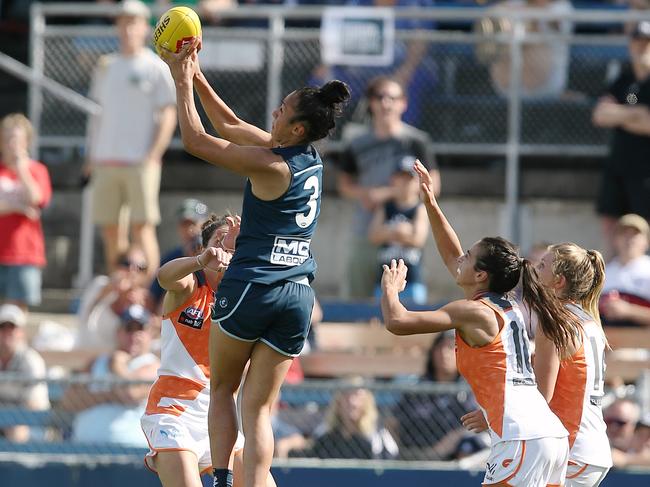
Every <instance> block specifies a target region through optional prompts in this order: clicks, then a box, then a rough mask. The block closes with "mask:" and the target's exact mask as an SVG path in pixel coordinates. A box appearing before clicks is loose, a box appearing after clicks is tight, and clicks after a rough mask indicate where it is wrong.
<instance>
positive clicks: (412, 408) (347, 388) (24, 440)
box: [0, 373, 489, 461]
mask: <svg viewBox="0 0 650 487" xmlns="http://www.w3.org/2000/svg"><path fill="white" fill-rule="evenodd" d="M150 385H151V384H150V383H149V382H142V381H124V380H117V379H115V378H106V379H97V378H92V377H89V376H87V375H83V374H81V375H74V376H70V377H66V378H64V379H44V380H38V379H26V378H24V377H19V376H17V375H15V374H13V375H12V374H7V373H4V374H0V432H2V435H1V436H2V439H0V451H5V452H11V451H16V452H31V453H51V454H55V453H75V454H88V455H102V454H114V455H134V456H136V455H142V454H143V453H144V452H145V450H146V449H147V442H146V439H145V437H144V434H143V433H142V430H141V428H140V422H139V419H140V416H141V415H142V414H143V413H144V410H145V404H146V397H147V394H148V390H149V387H150ZM39 389H42V390H41V391H40V392H43V391H45V394H46V395H47V399H48V401H47V402H45V403H44V402H42V401H35V400H34V398H35V396H37V395H38V394H39ZM12 391H13V392H12ZM18 391H20V392H18ZM475 408H476V405H475V403H474V401H473V399H472V396H471V393H470V391H469V389H468V388H467V387H466V386H465V385H464V384H461V383H451V384H436V383H413V384H412V383H402V384H400V383H390V384H387V383H377V382H371V381H364V380H362V379H360V378H359V379H350V380H333V381H329V380H322V381H313V380H312V381H305V382H304V383H302V384H299V385H285V386H284V387H283V389H282V392H281V397H280V398H279V400H278V402H277V403H276V404H275V405H274V413H273V428H274V434H275V439H276V456H278V457H280V458H289V459H293V458H309V459H314V458H318V459H328V458H329V459H350V460H419V461H424V460H427V461H432V460H454V459H459V458H462V457H464V456H466V455H467V454H469V453H473V452H475V451H477V450H479V449H481V448H484V447H486V446H487V441H486V439H485V438H482V437H477V436H476V435H473V434H471V433H467V432H466V431H464V430H463V429H462V425H461V423H460V417H461V416H462V415H463V414H465V413H467V412H469V411H470V410H473V409H475ZM488 441H489V440H488Z"/></svg>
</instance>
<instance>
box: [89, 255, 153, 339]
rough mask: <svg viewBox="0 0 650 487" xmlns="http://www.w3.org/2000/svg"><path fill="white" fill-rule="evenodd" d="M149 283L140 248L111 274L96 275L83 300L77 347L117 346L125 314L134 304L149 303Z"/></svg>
mask: <svg viewBox="0 0 650 487" xmlns="http://www.w3.org/2000/svg"><path fill="white" fill-rule="evenodd" d="M147 282H148V279H147V261H146V257H145V255H144V252H143V251H142V249H140V248H139V247H131V248H130V249H129V250H128V251H127V252H126V253H125V254H123V255H121V256H120V257H119V258H118V260H117V265H116V266H115V270H114V271H113V272H112V274H111V275H110V276H96V277H95V278H94V279H93V280H92V281H91V283H90V284H89V285H88V287H87V288H86V289H85V290H84V293H83V294H82V296H81V299H80V303H79V312H78V316H79V328H78V330H77V341H76V346H77V347H85V348H109V349H110V348H112V347H113V346H115V331H116V330H117V329H118V327H119V325H120V316H121V314H122V313H123V312H124V311H125V310H126V309H127V308H128V307H129V306H131V305H132V304H138V305H141V306H145V305H146V304H147V298H148V289H147V287H146V286H145V283H147Z"/></svg>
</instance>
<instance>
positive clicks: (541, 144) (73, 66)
mask: <svg viewBox="0 0 650 487" xmlns="http://www.w3.org/2000/svg"><path fill="white" fill-rule="evenodd" d="M89 11H92V9H90V10H89ZM39 12H41V13H42V12H45V14H44V17H43V19H44V20H47V18H48V17H47V15H48V14H47V12H49V10H48V7H47V6H45V7H44V9H43V10H40V11H39ZM250 12H251V10H247V9H240V10H234V11H229V12H227V13H226V14H224V15H225V16H226V17H227V18H228V19H229V22H230V24H231V25H232V26H231V27H211V26H209V25H205V26H204V34H203V38H204V45H205V47H206V48H205V52H204V53H203V55H202V63H203V69H204V71H205V72H206V75H207V77H208V79H209V80H210V82H211V83H214V86H215V87H216V89H217V91H218V92H219V93H220V94H221V95H222V96H223V98H224V99H225V100H226V102H227V103H229V104H230V105H231V106H232V107H233V109H234V110H235V111H236V112H237V113H238V114H239V115H240V116H241V117H242V118H244V119H246V120H248V121H250V122H251V123H253V124H256V125H259V126H267V125H268V122H269V114H270V112H271V110H272V109H273V108H274V107H275V105H276V104H277V103H278V102H279V101H280V99H281V97H282V96H284V95H285V94H286V93H288V92H290V91H291V90H293V89H295V88H298V87H301V86H303V85H305V84H310V83H320V82H323V81H325V80H327V79H331V78H340V79H343V80H345V81H347V82H348V83H349V84H350V86H351V87H352V91H353V106H352V107H351V110H349V111H348V118H355V119H356V120H357V121H361V120H363V119H364V117H365V114H366V101H365V98H364V96H363V94H364V91H365V86H366V84H367V82H368V80H369V79H371V78H372V77H374V76H377V75H380V74H396V75H398V76H399V77H400V79H402V80H403V81H404V82H405V84H407V85H408V89H407V92H408V95H409V102H410V103H409V110H408V112H407V114H406V120H407V121H408V122H410V123H412V124H414V125H416V126H418V127H420V128H422V129H424V130H426V131H427V132H429V133H430V134H431V137H432V139H433V141H434V143H435V145H436V149H437V151H438V152H439V153H444V152H452V153H453V152H455V153H464V152H470V153H472V152H476V151H482V152H486V151H487V152H490V151H497V152H501V153H504V151H505V144H506V143H508V142H512V137H513V134H512V131H513V127H514V126H517V127H518V130H519V131H520V134H519V137H518V139H519V143H520V144H521V145H522V146H523V149H524V152H525V151H533V152H534V151H535V148H537V149H539V150H546V152H549V151H550V152H551V153H555V154H557V155H560V154H566V153H567V152H566V151H567V149H569V150H574V151H577V152H581V151H582V152H585V151H587V152H594V153H602V152H603V151H604V147H605V143H606V132H604V131H603V130H600V129H596V128H594V127H593V125H592V124H591V110H592V108H593V105H594V103H595V101H596V99H597V97H598V96H599V95H600V94H601V93H602V92H603V90H604V89H605V87H606V86H607V83H608V75H609V77H611V75H612V73H613V70H615V69H616V67H617V66H618V65H620V64H621V63H622V62H624V61H625V60H626V59H627V47H626V42H627V41H626V39H625V38H624V37H622V36H620V35H610V34H606V33H603V32H604V30H608V31H611V30H613V29H616V28H622V22H620V23H619V24H618V25H617V24H615V23H609V24H607V28H606V29H605V27H603V29H601V30H600V31H599V32H600V33H596V34H593V33H592V34H582V33H581V34H574V33H572V32H573V31H576V30H579V28H580V26H581V25H582V24H581V21H580V20H579V16H578V18H577V19H576V20H575V22H574V23H573V24H569V29H568V31H567V32H566V33H556V32H554V33H546V34H545V33H535V32H532V33H529V32H528V31H524V34H523V35H522V36H520V37H517V36H516V35H515V29H514V27H513V26H514V25H515V24H516V22H517V19H514V20H513V19H510V21H509V22H505V21H501V22H499V17H495V15H496V14H494V13H489V11H485V12H484V13H483V14H481V13H480V12H479V13H478V14H477V11H476V10H472V12H471V13H462V12H458V11H456V13H455V16H454V18H456V19H457V23H456V24H454V25H455V26H456V27H455V28H454V29H453V30H452V29H450V28H449V25H446V26H445V25H442V27H443V28H445V29H448V30H443V29H440V28H437V26H436V22H439V21H440V20H441V18H442V19H444V18H445V16H443V15H442V14H444V13H445V10H444V9H443V10H438V9H423V10H416V11H412V9H405V10H403V11H402V10H400V9H396V10H395V43H394V59H393V62H392V63H390V64H389V65H387V66H384V67H370V66H360V65H355V66H344V65H332V64H330V65H326V64H324V63H323V61H322V50H321V47H322V46H321V40H320V39H321V32H320V30H319V29H318V28H313V27H293V26H292V24H291V23H290V22H289V23H288V24H287V25H288V26H287V25H285V21H286V20H287V19H286V18H285V16H287V18H289V19H290V18H291V15H290V13H289V12H290V11H288V10H282V9H264V10H259V11H256V12H258V14H259V12H262V13H263V14H264V15H267V16H268V18H269V19H276V20H275V21H276V23H279V27H278V28H274V27H273V25H276V24H273V22H274V21H273V20H271V22H268V21H265V18H264V15H262V14H259V15H258V17H261V20H260V22H259V25H257V24H256V25H255V27H250V26H246V25H250V24H251V22H252V21H251V20H250V19H249V18H248V15H249V14H250ZM321 14H322V10H314V9H312V10H309V11H308V12H307V13H305V14H304V15H305V16H307V17H308V18H309V19H311V20H312V21H314V22H317V21H318V20H319V19H320V15H321ZM447 14H448V12H447ZM76 15H79V16H80V18H81V20H83V13H79V12H77V13H76ZM503 15H510V14H507V13H506V14H503ZM540 15H541V14H540ZM440 16H442V17H440ZM574 16H575V15H574ZM447 17H449V14H448V15H447ZM529 17H530V18H525V19H523V20H521V19H520V20H519V21H520V22H521V23H522V25H525V24H526V22H538V23H539V22H546V23H552V22H555V21H557V19H554V18H552V17H551V18H548V16H547V17H546V18H544V17H540V18H539V19H538V18H536V17H535V13H534V12H533V13H531V15H530V16H529ZM418 18H419V20H415V19H418ZM563 22H568V21H563ZM294 23H295V22H294ZM592 23H593V22H592ZM240 25H244V26H245V27H241V26H240ZM34 40H35V42H34V45H33V50H34V52H35V55H34V59H35V60H36V65H35V68H36V69H37V70H39V69H41V70H42V72H43V73H44V74H45V75H46V76H48V77H51V78H52V79H54V80H56V81H58V82H60V83H62V84H63V85H65V86H68V87H70V88H72V89H74V90H76V91H78V92H79V93H82V94H86V93H87V92H88V87H89V82H90V77H91V73H92V69H93V67H94V66H95V65H96V63H97V60H98V58H99V57H100V56H102V55H104V54H107V53H109V52H113V51H115V50H116V48H117V40H116V38H115V33H114V31H113V29H112V27H111V26H109V25H92V26H89V25H74V26H73V25H58V24H57V25H49V24H47V23H45V24H44V27H43V29H42V30H41V31H40V32H38V33H37V34H36V35H35V36H34ZM513 49H516V50H517V52H518V53H519V54H518V55H520V56H521V57H522V59H521V61H522V62H521V63H520V65H519V66H516V67H515V69H514V71H513V67H512V66H513V61H514V58H513V52H514V51H513ZM38 60H42V61H41V63H42V65H41V66H39V61H38ZM408 63H411V65H412V66H411V69H410V70H408V69H406V68H405V67H404V66H405V64H408ZM544 70H546V72H544ZM405 71H407V72H406V73H405ZM275 74H279V76H277V77H276V76H275ZM512 74H517V76H518V77H519V78H520V83H519V88H518V89H517V88H516V87H515V85H516V84H517V83H515V82H514V81H512V82H511V81H510V80H509V77H510V75H512ZM540 80H542V81H540ZM513 90H514V91H516V93H515V95H514V97H513ZM34 93H38V91H32V95H34ZM39 100H40V98H39V96H32V103H36V104H39V107H40V109H41V113H42V116H41V118H40V134H41V137H42V143H44V144H45V145H48V146H59V145H80V144H82V143H83V140H84V135H85V126H86V123H85V116H84V115H83V114H82V113H81V112H79V111H78V110H75V109H73V108H70V107H69V106H68V105H67V104H66V103H65V102H64V101H61V100H60V99H57V98H54V97H51V96H49V95H47V94H44V95H43V98H42V102H40V101H39ZM513 104H517V105H518V106H519V108H518V114H517V115H516V117H517V120H516V121H515V122H514V124H513V123H512V120H511V118H512V117H513V111H512V110H513V107H512V106H513ZM39 107H32V109H35V110H37V109H38V108H39ZM339 125H340V126H342V125H343V124H339ZM340 136H341V133H340V131H339V133H337V134H336V135H335V139H336V138H338V137H340ZM176 142H177V143H178V141H176Z"/></svg>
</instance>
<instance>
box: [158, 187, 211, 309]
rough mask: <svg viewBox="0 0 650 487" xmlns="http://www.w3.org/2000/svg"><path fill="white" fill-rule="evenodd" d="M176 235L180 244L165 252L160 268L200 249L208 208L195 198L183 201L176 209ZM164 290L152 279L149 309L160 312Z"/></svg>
mask: <svg viewBox="0 0 650 487" xmlns="http://www.w3.org/2000/svg"><path fill="white" fill-rule="evenodd" d="M176 218H177V220H176V221H177V223H176V233H177V234H178V240H179V242H180V244H179V245H178V246H177V247H175V248H173V249H172V250H170V251H169V252H167V253H166V254H165V255H164V256H163V257H162V259H161V260H160V267H162V266H163V265H165V264H166V263H167V262H171V261H172V260H174V259H179V258H181V257H192V256H194V255H196V253H197V252H198V251H199V250H200V248H201V225H202V224H203V222H205V221H206V220H207V218H208V206H207V205H206V204H205V203H203V202H202V201H200V200H197V199H195V198H186V199H184V200H183V201H182V202H181V204H180V206H179V207H178V208H177V209H176ZM164 294H165V290H164V289H163V288H162V287H161V286H160V284H159V283H158V280H157V279H154V280H153V282H152V283H151V287H150V289H149V295H150V309H151V310H152V311H153V312H155V313H159V312H160V307H161V305H162V299H163V296H164Z"/></svg>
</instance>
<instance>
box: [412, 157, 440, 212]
mask: <svg viewBox="0 0 650 487" xmlns="http://www.w3.org/2000/svg"><path fill="white" fill-rule="evenodd" d="M413 168H414V169H415V172H416V173H417V174H418V177H419V178H420V191H421V192H422V199H423V200H424V204H425V205H429V206H434V205H436V204H437V201H436V195H435V191H434V185H433V179H432V178H431V174H429V171H428V170H427V168H426V167H424V164H422V163H421V162H420V160H419V159H416V160H415V164H414V166H413Z"/></svg>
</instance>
